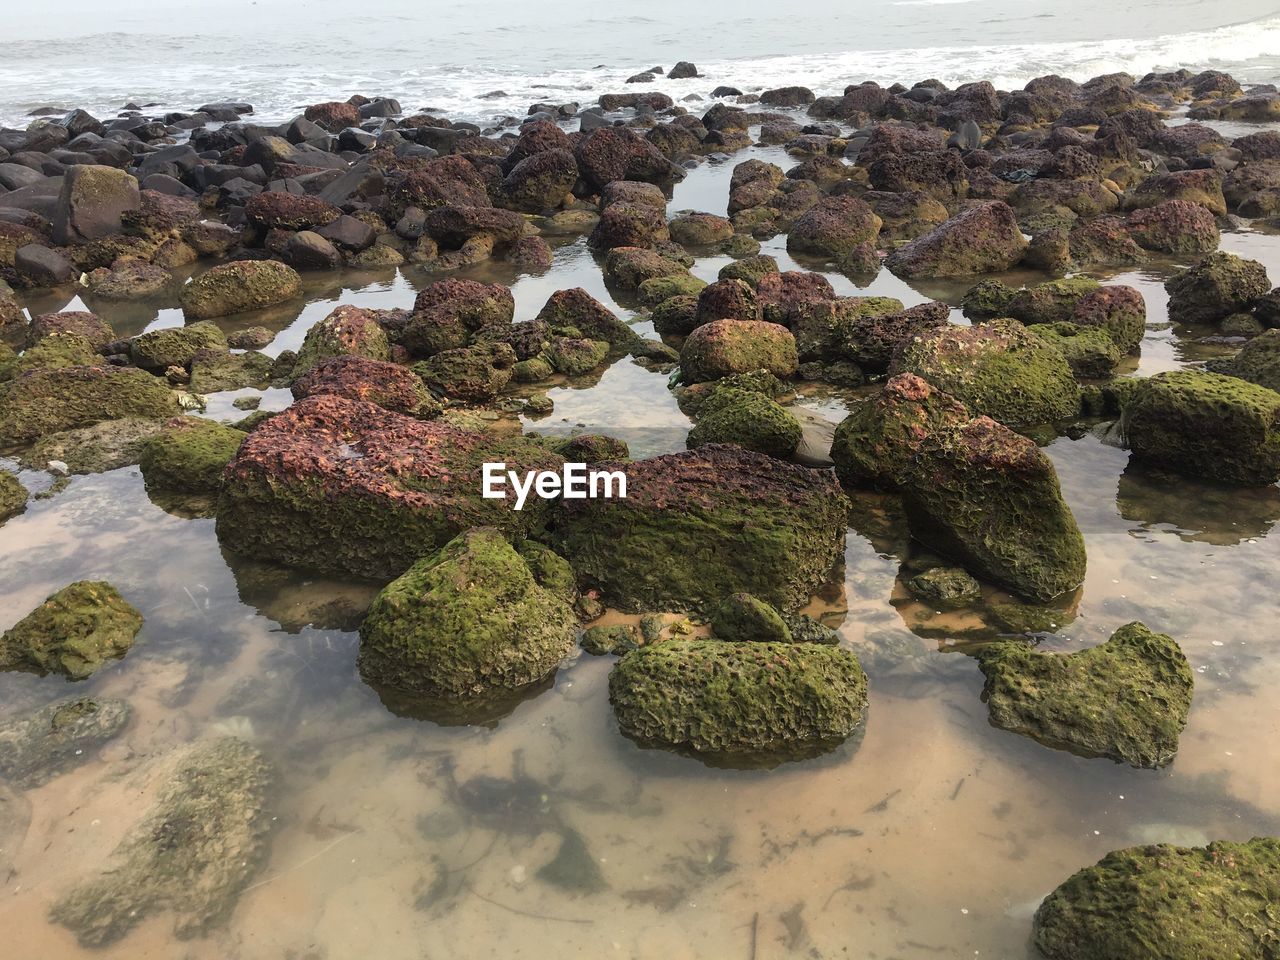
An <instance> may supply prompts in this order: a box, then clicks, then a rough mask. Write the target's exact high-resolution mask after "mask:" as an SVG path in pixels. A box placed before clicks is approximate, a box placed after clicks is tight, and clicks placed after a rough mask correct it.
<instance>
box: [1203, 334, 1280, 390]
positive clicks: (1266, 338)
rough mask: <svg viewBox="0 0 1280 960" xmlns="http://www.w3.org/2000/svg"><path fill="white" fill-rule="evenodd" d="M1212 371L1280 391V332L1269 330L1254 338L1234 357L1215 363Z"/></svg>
mask: <svg viewBox="0 0 1280 960" xmlns="http://www.w3.org/2000/svg"><path fill="white" fill-rule="evenodd" d="M1210 369H1211V370H1212V371H1213V372H1214V373H1225V374H1227V375H1228V376H1231V377H1239V378H1240V379H1241V380H1248V381H1249V382H1250V383H1256V384H1258V385H1259V386H1261V387H1266V388H1267V389H1268V390H1277V391H1280V330H1276V329H1271V330H1267V331H1266V332H1264V333H1262V334H1260V335H1258V336H1256V337H1254V338H1253V339H1252V340H1249V341H1247V342H1246V343H1245V345H1244V346H1243V347H1241V348H1240V352H1239V353H1237V354H1236V355H1235V356H1234V357H1230V358H1228V359H1225V360H1218V361H1214V362H1213V363H1212V366H1211V368H1210Z"/></svg>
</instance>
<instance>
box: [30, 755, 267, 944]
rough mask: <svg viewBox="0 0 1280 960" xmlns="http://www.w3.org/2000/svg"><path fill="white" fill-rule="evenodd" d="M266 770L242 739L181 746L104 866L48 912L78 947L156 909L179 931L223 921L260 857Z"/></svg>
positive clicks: (199, 930) (183, 935)
mask: <svg viewBox="0 0 1280 960" xmlns="http://www.w3.org/2000/svg"><path fill="white" fill-rule="evenodd" d="M271 776H272V771H271V766H270V764H268V762H267V761H266V759H265V758H264V757H263V756H262V754H261V753H259V752H258V751H257V750H256V749H254V748H253V747H251V746H249V744H247V743H245V742H244V741H243V740H237V739H234V738H232V737H226V738H223V739H219V740H208V741H204V742H202V743H198V744H196V745H195V746H193V747H191V748H189V749H187V750H186V751H184V752H183V753H182V754H181V755H180V758H179V760H178V762H177V763H176V764H175V765H174V768H173V769H172V772H171V773H170V775H169V777H168V779H166V780H165V782H164V784H163V785H162V786H161V788H160V792H159V794H158V797H157V800H156V802H155V805H154V806H153V807H152V808H151V810H150V811H149V812H148V813H147V815H146V817H145V818H144V819H143V820H142V822H140V823H139V824H137V826H135V827H134V828H133V829H132V830H131V831H130V832H129V833H128V834H127V835H126V836H125V838H124V840H122V841H121V843H120V845H119V846H118V847H116V849H115V852H114V853H113V854H112V856H111V859H110V860H109V862H108V865H107V867H106V869H104V870H103V871H102V873H101V874H99V875H98V876H97V877H95V878H93V879H90V880H86V881H84V882H82V883H81V884H79V885H78V886H76V887H74V888H72V889H71V890H70V892H68V893H67V894H66V895H65V896H63V897H62V898H61V899H59V900H58V901H56V902H55V903H54V905H53V907H52V909H51V910H50V911H49V916H50V919H52V920H53V921H54V922H55V923H60V924H62V925H63V926H65V927H67V928H68V929H69V930H71V931H72V932H73V933H74V934H75V935H76V938H77V940H79V942H80V944H81V946H85V947H101V946H105V945H107V944H109V943H113V942H115V941H116V940H119V939H120V938H121V937H123V936H124V935H125V934H126V933H127V932H128V931H129V930H130V929H132V928H133V926H134V925H135V924H137V923H138V922H139V921H140V920H142V919H143V918H145V917H147V916H149V915H152V914H155V913H157V912H160V911H162V910H169V911H171V912H173V913H174V914H175V917H174V928H173V932H174V935H175V936H176V937H177V938H179V939H187V938H189V937H194V936H200V935H202V934H204V933H206V932H207V931H208V930H209V929H210V928H211V927H213V926H215V925H216V924H219V923H223V922H225V921H226V919H227V918H228V916H230V914H231V911H232V909H233V908H234V907H235V904H236V900H237V899H238V898H239V896H240V894H241V893H242V892H243V891H244V890H245V888H246V887H247V886H248V885H249V882H250V880H252V879H253V877H254V876H255V875H256V874H257V873H258V871H259V870H260V869H261V868H262V866H263V865H264V864H265V863H266V859H267V838H268V835H269V834H270V832H271V826H272V822H273V821H274V819H275V818H274V817H273V816H272V815H271V810H270V808H269V807H268V804H267V799H268V791H269V788H270V785H271Z"/></svg>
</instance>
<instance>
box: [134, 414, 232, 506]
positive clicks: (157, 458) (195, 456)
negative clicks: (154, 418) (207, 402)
mask: <svg viewBox="0 0 1280 960" xmlns="http://www.w3.org/2000/svg"><path fill="white" fill-rule="evenodd" d="M247 436H248V434H247V433H245V431H243V430H237V429H235V428H234V427H228V426H225V425H224V424H221V423H217V422H216V421H213V420H205V419H203V418H201V417H175V418H174V419H173V420H170V421H169V422H168V423H167V424H165V427H164V430H163V431H162V432H161V433H160V434H158V435H157V436H155V437H153V438H152V439H150V440H148V441H147V442H146V443H145V444H144V446H143V448H142V456H141V457H140V458H139V466H140V467H141V468H142V478H143V480H144V481H145V482H146V485H147V488H148V489H152V488H154V489H157V490H170V491H176V492H181V493H216V492H217V491H218V490H219V489H221V487H222V473H223V471H224V470H225V469H226V466H227V463H228V462H229V461H230V460H231V458H232V457H234V456H235V454H236V451H237V450H239V449H240V444H241V442H242V441H243V440H244V438H245V437H247Z"/></svg>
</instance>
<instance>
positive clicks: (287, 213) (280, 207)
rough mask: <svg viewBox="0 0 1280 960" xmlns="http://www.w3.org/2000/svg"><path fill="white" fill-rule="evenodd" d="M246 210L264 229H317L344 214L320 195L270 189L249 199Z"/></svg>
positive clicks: (247, 214)
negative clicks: (312, 195) (314, 195)
mask: <svg viewBox="0 0 1280 960" xmlns="http://www.w3.org/2000/svg"><path fill="white" fill-rule="evenodd" d="M244 212H245V215H246V216H247V217H248V218H249V222H250V223H252V224H253V225H254V226H256V227H259V228H260V229H263V230H314V229H316V228H317V227H323V226H325V225H326V224H329V223H332V222H333V221H335V220H337V219H338V218H339V217H340V216H342V211H341V210H339V209H338V208H337V207H335V206H334V205H333V204H332V203H329V202H328V201H327V200H322V199H320V198H319V197H310V196H307V195H306V194H296V193H284V192H283V191H281V192H277V191H270V190H269V191H264V192H263V193H257V194H254V195H253V196H252V197H250V198H249V199H248V200H246V201H245V204H244Z"/></svg>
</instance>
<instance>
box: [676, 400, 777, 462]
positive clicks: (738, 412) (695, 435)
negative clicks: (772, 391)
mask: <svg viewBox="0 0 1280 960" xmlns="http://www.w3.org/2000/svg"><path fill="white" fill-rule="evenodd" d="M801 433H802V432H801V429H800V422H799V421H798V420H797V419H796V418H795V417H794V416H792V415H791V413H790V412H788V411H787V410H786V409H784V408H783V407H781V406H780V405H778V404H777V403H775V402H774V401H773V400H771V399H770V398H769V397H766V396H765V395H764V394H761V393H756V392H755V391H753V390H741V389H737V388H734V387H722V388H720V389H718V390H716V391H715V392H714V393H712V394H711V396H709V397H707V399H706V400H704V401H703V402H702V404H701V406H700V407H699V408H698V422H697V423H696V424H695V425H694V427H693V429H692V430H690V431H689V436H688V438H687V440H686V441H685V442H686V444H687V445H688V447H689V449H690V450H694V449H697V448H698V447H701V446H705V445H706V444H709V443H731V444H735V445H737V446H739V447H743V448H744V449H747V450H755V451H756V452H757V453H765V454H768V455H769V456H771V457H781V458H783V459H785V458H787V457H789V456H791V455H792V454H793V453H795V450H796V447H798V446H799V445H800V439H801Z"/></svg>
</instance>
